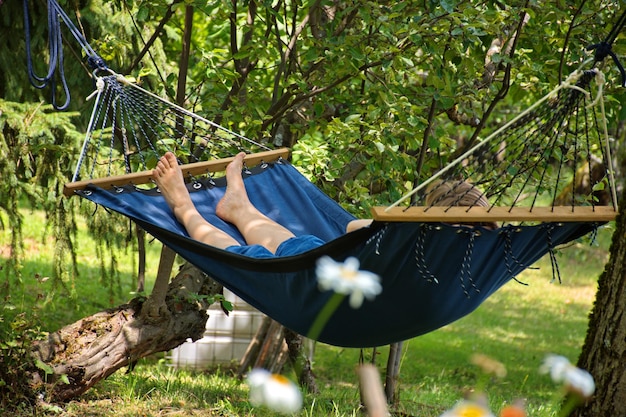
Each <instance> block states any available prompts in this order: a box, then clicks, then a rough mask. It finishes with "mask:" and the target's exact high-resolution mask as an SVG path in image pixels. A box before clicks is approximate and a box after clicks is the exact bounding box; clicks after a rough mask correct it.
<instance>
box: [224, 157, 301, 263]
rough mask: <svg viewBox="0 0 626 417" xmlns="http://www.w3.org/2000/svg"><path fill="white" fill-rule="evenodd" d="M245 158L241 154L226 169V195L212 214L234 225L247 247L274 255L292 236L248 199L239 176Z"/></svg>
mask: <svg viewBox="0 0 626 417" xmlns="http://www.w3.org/2000/svg"><path fill="white" fill-rule="evenodd" d="M245 156H246V155H245V153H243V152H242V153H240V154H238V155H237V156H236V157H235V159H234V160H233V162H231V163H230V164H228V166H227V167H226V182H227V186H226V192H225V193H224V197H223V198H222V199H221V200H220V202H219V203H218V204H217V207H216V209H215V212H216V213H217V215H218V216H219V217H220V218H221V219H223V220H225V221H227V222H230V223H232V224H234V225H235V226H237V229H239V232H240V233H241V234H242V235H243V237H244V239H245V240H246V243H248V245H261V246H263V247H265V248H266V249H267V250H269V251H270V252H272V253H276V248H278V246H279V245H280V244H281V243H283V242H284V241H285V240H287V239H289V238H292V237H294V234H293V233H291V231H289V230H288V229H286V228H285V227H283V226H281V225H280V224H278V223H276V222H275V221H273V220H271V219H270V218H268V217H267V216H265V215H264V214H263V213H261V212H260V211H259V210H257V208H256V207H254V206H253V205H252V203H251V202H250V200H249V199H248V193H247V192H246V188H245V185H244V183H243V178H242V177H241V169H242V168H243V159H244V157H245Z"/></svg>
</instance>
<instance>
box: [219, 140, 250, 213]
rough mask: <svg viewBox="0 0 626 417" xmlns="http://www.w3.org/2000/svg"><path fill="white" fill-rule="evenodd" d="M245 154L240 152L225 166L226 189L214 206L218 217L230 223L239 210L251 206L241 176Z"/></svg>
mask: <svg viewBox="0 0 626 417" xmlns="http://www.w3.org/2000/svg"><path fill="white" fill-rule="evenodd" d="M245 156H246V154H245V153H244V152H240V153H239V154H237V156H235V159H233V161H232V162H231V163H230V164H228V166H227V167H226V191H225V192H224V196H223V197H222V199H221V200H220V201H219V202H218V203H217V206H216V207H215V213H216V214H217V215H218V217H219V218H221V219H222V220H225V221H227V222H230V223H235V220H236V219H237V217H238V216H239V215H240V213H241V210H246V209H249V208H251V207H252V204H251V203H250V200H249V199H248V193H247V192H246V186H245V185H244V183H243V177H242V176H241V170H242V169H243V159H244V158H245Z"/></svg>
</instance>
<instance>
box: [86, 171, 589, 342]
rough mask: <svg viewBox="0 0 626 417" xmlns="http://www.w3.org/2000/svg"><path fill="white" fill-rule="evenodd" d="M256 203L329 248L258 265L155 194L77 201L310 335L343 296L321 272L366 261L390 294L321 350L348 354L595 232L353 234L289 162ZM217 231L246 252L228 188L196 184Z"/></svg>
mask: <svg viewBox="0 0 626 417" xmlns="http://www.w3.org/2000/svg"><path fill="white" fill-rule="evenodd" d="M244 181H245V185H246V189H247V190H248V194H249V197H250V200H251V202H252V203H253V204H254V205H255V206H256V207H257V208H259V210H261V211H262V212H264V213H265V214H266V215H267V216H268V217H270V218H272V219H273V220H275V221H277V222H278V223H280V224H282V225H284V226H285V227H287V228H288V229H290V230H291V231H292V232H293V233H294V234H295V235H296V236H299V235H303V234H314V235H316V236H318V237H320V238H321V239H323V240H324V241H326V242H327V243H326V244H325V245H323V246H321V247H318V248H316V249H313V250H310V251H308V252H306V253H303V254H300V255H297V256H290V257H286V258H271V259H254V258H249V257H245V256H242V255H238V254H234V253H231V252H228V251H224V250H220V249H216V248H214V247H211V246H208V245H205V244H202V243H200V242H198V241H195V240H193V239H191V238H189V236H188V234H187V232H186V231H185V229H184V228H183V226H182V225H181V224H180V223H178V221H177V220H176V219H175V218H174V217H173V216H172V213H171V211H170V209H169V208H168V206H167V204H166V203H165V201H164V199H163V197H162V196H161V195H160V194H159V193H158V192H157V191H156V190H154V189H153V190H141V189H138V188H136V187H134V186H124V187H117V188H114V189H112V190H105V189H102V188H99V187H96V186H88V187H87V188H86V189H85V190H83V191H77V193H78V194H79V195H81V196H83V197H85V198H87V199H89V200H91V201H93V202H95V203H97V204H99V205H102V206H104V207H108V208H110V209H112V210H114V211H117V212H119V213H121V214H123V215H125V216H127V217H129V218H131V219H132V220H134V221H135V222H136V223H137V224H139V225H140V226H141V227H143V228H144V229H145V230H147V231H148V232H149V233H151V234H152V235H153V236H155V237H156V238H157V239H159V240H160V241H162V242H163V243H164V244H165V245H167V246H168V247H170V248H171V249H172V250H174V251H175V252H177V253H178V254H180V255H181V256H182V257H183V258H185V259H186V260H187V261H189V262H190V263H192V264H194V265H195V266H196V267H198V268H199V269H200V270H202V271H203V272H205V273H207V274H208V275H209V276H211V277H213V278H214V279H215V280H217V281H218V282H220V283H221V284H223V285H224V286H225V287H227V288H228V289H230V290H231V291H233V292H234V293H235V294H237V295H238V296H240V297H241V298H242V299H243V300H245V301H246V302H247V303H249V304H250V305H252V306H253V307H255V308H257V309H258V310H259V311H261V312H263V313H265V314H267V315H268V316H270V317H271V318H273V319H274V320H276V321H278V322H279V323H281V324H282V325H284V326H286V327H287V328H289V329H291V330H293V331H295V332H297V333H299V334H302V335H307V334H308V332H309V331H310V330H311V325H312V323H313V322H314V320H315V318H316V317H317V315H318V313H319V312H320V310H321V309H322V308H323V307H324V305H325V304H326V303H327V301H328V300H329V298H330V297H331V295H332V292H331V291H320V290H319V288H318V285H317V278H316V276H315V263H316V261H317V259H318V258H319V257H321V256H324V255H328V256H331V257H332V258H334V259H335V260H337V261H343V260H345V259H346V258H347V257H350V256H354V257H357V258H358V259H359V261H360V263H361V269H363V270H368V271H372V272H374V273H376V274H378V275H379V276H381V278H382V286H383V290H382V293H381V294H380V295H378V296H377V297H376V298H375V299H374V300H371V301H368V300H365V301H364V303H363V305H362V306H361V307H360V308H358V309H353V308H351V307H350V306H349V304H348V301H347V300H344V301H343V303H342V304H341V305H340V306H339V308H338V309H337V310H336V311H335V313H334V314H333V315H332V317H331V318H330V320H329V321H328V323H327V324H326V326H325V328H324V329H323V331H322V332H321V334H320V336H319V337H318V340H319V341H321V342H324V343H328V344H332V345H337V346H345V347H371V346H381V345H385V344H389V343H393V342H397V341H402V340H406V339H409V338H412V337H415V336H419V335H422V334H425V333H428V332H430V331H433V330H435V329H438V328H440V327H442V326H445V325H446V324H449V323H451V322H453V321H455V320H458V319H460V318H461V317H463V316H465V315H467V314H469V313H470V312H472V311H473V310H475V309H476V308H477V307H478V306H479V305H480V304H481V303H482V302H483V301H484V300H485V299H486V298H487V297H489V296H490V295H491V294H493V293H494V292H495V291H496V290H497V289H499V288H500V287H501V286H502V285H504V284H505V283H506V282H508V281H509V280H511V279H513V278H514V277H515V276H516V275H517V274H519V273H520V272H521V271H523V270H524V269H525V268H527V267H529V266H530V265H532V264H533V263H534V262H535V261H537V260H538V259H539V258H541V257H542V256H543V255H545V254H546V253H549V252H550V253H551V251H552V249H554V248H555V247H556V246H557V245H561V244H563V243H566V242H570V241H572V240H574V239H577V238H579V237H581V236H583V235H585V234H586V233H588V232H590V231H592V230H593V229H594V228H595V227H596V225H595V224H593V223H558V224H556V223H543V224H540V225H536V226H505V227H502V228H500V229H498V230H488V229H485V228H482V227H476V228H472V227H464V226H460V227H459V226H452V225H446V224H441V223H380V222H374V223H373V224H372V226H370V227H368V228H364V229H360V230H357V231H355V232H352V233H349V234H344V230H345V227H346V225H347V224H348V223H349V222H350V221H351V220H353V219H354V217H353V216H352V215H351V214H349V213H348V212H346V211H345V210H344V209H343V208H341V206H339V205H338V204H337V203H336V202H334V201H333V200H332V199H330V198H329V197H327V196H326V195H325V194H324V193H322V192H321V191H320V190H319V189H318V188H317V187H316V186H315V185H314V184H312V183H311V182H309V181H308V180H307V179H306V178H305V177H303V176H302V175H301V174H300V173H299V172H298V171H297V170H296V169H295V168H294V167H293V166H291V165H290V164H289V163H287V162H279V163H271V164H263V166H261V167H256V168H253V169H252V170H251V171H249V172H247V173H246V174H245V175H244ZM188 188H189V191H190V193H191V195H192V199H193V201H194V203H195V205H196V207H197V208H198V210H199V211H200V212H201V213H202V214H203V216H205V217H206V218H207V220H208V221H209V222H211V223H212V224H214V225H216V226H218V227H220V228H221V229H222V230H224V231H226V232H227V233H229V234H230V235H231V236H233V237H235V238H236V239H238V240H239V241H240V242H241V243H244V241H243V238H242V237H241V235H240V234H239V232H238V231H237V230H236V229H235V228H234V227H233V226H232V225H230V224H228V223H225V222H223V221H222V220H220V219H219V218H218V217H217V216H216V215H215V211H214V208H215V205H216V203H217V202H218V201H219V200H220V198H221V197H222V195H223V193H224V190H225V182H224V179H223V178H219V179H216V180H213V179H203V180H199V181H196V182H194V183H192V184H189V185H188Z"/></svg>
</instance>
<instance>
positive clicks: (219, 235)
mask: <svg viewBox="0 0 626 417" xmlns="http://www.w3.org/2000/svg"><path fill="white" fill-rule="evenodd" d="M152 176H153V178H154V181H155V182H156V184H157V185H158V186H159V190H160V191H161V193H162V194H163V197H165V201H166V202H167V204H168V205H169V206H170V209H171V210H172V212H173V213H174V216H176V219H178V221H179V222H181V223H182V225H183V226H185V229H186V230H187V233H189V235H190V236H191V237H192V238H193V239H195V240H198V241H200V242H203V243H206V244H207V245H211V246H215V247H216V248H220V249H225V248H227V247H229V246H235V245H237V246H238V245H239V243H238V242H237V241H236V240H235V239H234V238H233V237H231V236H230V235H228V234H227V233H226V232H224V231H222V230H220V229H218V228H217V227H215V226H213V225H212V224H210V223H209V222H207V221H206V219H204V218H203V217H202V216H201V215H200V213H198V210H196V207H195V206H194V204H193V201H191V197H190V196H189V192H188V191H187V188H186V187H185V181H184V179H183V173H182V171H181V170H180V168H179V167H178V162H177V161H176V157H175V156H174V154H172V153H171V152H168V153H166V154H165V155H163V157H161V159H160V160H159V162H158V163H157V166H156V168H155V169H154V171H153V174H152Z"/></svg>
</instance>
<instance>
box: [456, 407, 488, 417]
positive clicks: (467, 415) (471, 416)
mask: <svg viewBox="0 0 626 417" xmlns="http://www.w3.org/2000/svg"><path fill="white" fill-rule="evenodd" d="M458 415H459V417H482V416H484V415H485V409H484V408H482V407H479V406H477V405H474V404H467V405H464V406H463V407H461V409H460V410H459V414H458Z"/></svg>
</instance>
